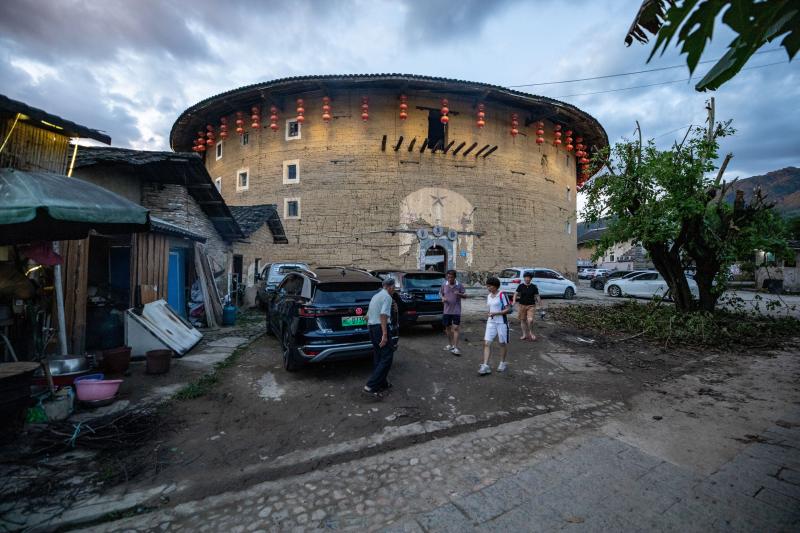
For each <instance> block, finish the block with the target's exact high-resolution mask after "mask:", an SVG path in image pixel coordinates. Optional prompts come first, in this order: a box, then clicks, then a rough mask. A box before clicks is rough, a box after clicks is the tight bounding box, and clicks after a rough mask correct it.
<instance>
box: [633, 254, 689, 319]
mask: <svg viewBox="0 0 800 533" xmlns="http://www.w3.org/2000/svg"><path fill="white" fill-rule="evenodd" d="M645 248H646V249H647V251H648V253H649V254H650V258H651V259H652V260H653V265H655V267H656V270H658V272H659V274H661V275H662V276H663V277H664V280H665V281H666V282H667V286H669V291H670V294H671V295H672V299H673V300H674V302H675V308H676V309H678V310H679V311H681V312H689V311H691V310H692V309H693V308H694V305H693V302H692V293H691V291H690V290H689V283H688V282H687V281H686V275H685V274H684V272H683V263H682V262H681V258H680V255H679V254H678V252H677V251H676V250H673V249H672V248H670V247H667V246H665V245H661V244H656V245H650V246H647V245H645Z"/></svg>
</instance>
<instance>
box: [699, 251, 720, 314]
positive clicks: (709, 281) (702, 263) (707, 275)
mask: <svg viewBox="0 0 800 533" xmlns="http://www.w3.org/2000/svg"><path fill="white" fill-rule="evenodd" d="M698 255H699V254H698ZM708 255H710V254H708ZM695 265H696V266H697V273H696V274H695V277H694V280H695V281H696V282H697V290H698V292H699V293H700V309H702V310H703V311H709V312H713V311H714V308H715V307H716V306H717V300H718V299H719V296H720V295H719V294H717V293H716V291H715V290H714V278H716V277H717V272H719V270H720V268H721V264H720V262H719V261H716V260H713V259H708V257H707V256H706V257H704V258H703V259H700V260H698V259H695Z"/></svg>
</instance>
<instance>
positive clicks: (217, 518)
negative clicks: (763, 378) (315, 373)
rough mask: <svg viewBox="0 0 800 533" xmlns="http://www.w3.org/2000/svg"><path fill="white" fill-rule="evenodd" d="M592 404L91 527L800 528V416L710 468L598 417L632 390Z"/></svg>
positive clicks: (615, 410)
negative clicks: (675, 459)
mask: <svg viewBox="0 0 800 533" xmlns="http://www.w3.org/2000/svg"><path fill="white" fill-rule="evenodd" d="M582 407H583V408H582V409H578V410H575V411H573V412H572V413H571V414H568V413H564V412H558V413H550V414H548V415H542V416H538V417H533V418H529V419H526V420H522V421H517V422H512V423H508V424H504V425H502V426H498V427H494V428H486V429H481V430H477V431H474V432H470V433H466V434H462V435H458V436H454V437H448V438H443V439H439V440H435V441H431V442H427V443H423V444H419V445H415V446H411V447H409V448H406V449H403V450H400V451H397V452H390V453H385V454H380V455H376V456H373V457H368V458H365V459H361V460H356V461H352V462H349V463H345V464H340V465H336V466H332V467H329V468H327V469H324V470H318V471H315V472H312V473H310V474H306V475H303V476H297V477H294V478H287V479H282V480H279V481H274V482H266V483H261V484H259V485H256V486H253V487H251V488H249V489H245V490H243V491H238V492H231V493H226V494H222V495H218V496H214V497H210V498H206V499H204V500H201V501H197V502H190V503H185V504H180V505H177V506H176V507H174V508H171V509H164V510H160V511H156V512H153V513H149V514H144V515H141V516H136V517H132V518H128V519H125V520H121V521H118V522H114V523H108V524H103V525H101V526H97V527H95V528H93V530H95V531H152V530H159V529H161V530H191V531H223V530H224V531H228V532H230V533H236V532H240V531H241V532H244V531H318V530H346V531H367V530H371V531H374V530H383V531H387V532H421V531H423V532H440V531H441V532H449V531H454V532H455V531H458V532H462V531H553V530H557V529H569V530H573V529H574V530H580V531H598V530H617V531H654V530H655V531H797V530H800V417H798V418H797V419H791V420H790V421H789V422H786V423H784V424H783V425H782V426H775V427H772V428H771V429H769V430H768V431H765V432H762V433H761V434H760V435H761V437H760V438H759V439H757V442H753V443H752V444H750V445H748V446H746V447H744V448H743V449H742V451H740V452H739V453H738V454H737V455H735V456H734V457H733V459H732V460H730V461H729V462H727V463H726V464H724V465H723V466H722V467H720V468H719V469H718V470H717V471H715V472H714V473H712V474H710V475H699V474H697V473H695V472H691V471H687V470H684V469H682V468H679V467H677V466H674V465H672V464H671V463H667V462H665V461H662V460H660V459H658V458H655V457H653V456H650V455H647V454H645V453H642V452H641V451H639V450H638V449H637V448H635V447H632V446H629V445H627V444H625V443H623V442H621V441H619V440H617V439H615V438H611V437H608V436H605V435H602V434H601V433H600V432H599V431H597V428H598V426H600V425H601V424H603V423H604V421H605V420H606V419H607V418H609V417H611V416H615V415H619V414H620V413H621V412H622V411H623V409H624V406H623V405H622V404H620V403H608V402H607V403H594V404H587V405H584V406H582ZM784 426H785V427H784ZM570 435H571V436H570ZM565 438H566V440H564V439H565ZM562 441H563V442H562ZM556 443H560V444H556Z"/></svg>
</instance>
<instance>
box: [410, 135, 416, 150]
mask: <svg viewBox="0 0 800 533" xmlns="http://www.w3.org/2000/svg"><path fill="white" fill-rule="evenodd" d="M416 142H417V138H416V137H414V138H413V139H411V142H410V143H408V151H409V152H410V151H411V150H413V149H414V143H416Z"/></svg>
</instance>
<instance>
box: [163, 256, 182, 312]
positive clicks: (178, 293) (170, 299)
mask: <svg viewBox="0 0 800 533" xmlns="http://www.w3.org/2000/svg"><path fill="white" fill-rule="evenodd" d="M185 265H186V250H185V249H183V248H171V249H170V251H169V266H168V269H167V303H168V304H169V305H170V307H172V309H174V310H175V312H176V313H178V314H179V315H180V316H182V317H184V318H186V266H185Z"/></svg>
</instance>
